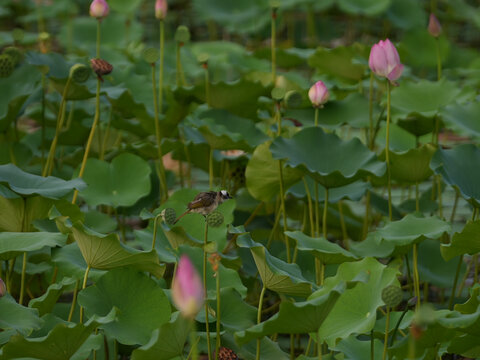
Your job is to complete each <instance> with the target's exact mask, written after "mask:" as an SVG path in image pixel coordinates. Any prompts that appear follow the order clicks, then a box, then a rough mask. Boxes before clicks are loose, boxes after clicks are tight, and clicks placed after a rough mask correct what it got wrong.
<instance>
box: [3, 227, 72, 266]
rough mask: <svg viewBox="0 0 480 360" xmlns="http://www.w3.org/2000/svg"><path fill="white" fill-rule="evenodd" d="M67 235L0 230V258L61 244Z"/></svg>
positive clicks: (65, 240) (63, 243) (4, 258)
mask: <svg viewBox="0 0 480 360" xmlns="http://www.w3.org/2000/svg"><path fill="white" fill-rule="evenodd" d="M66 242H67V235H64V234H61V233H50V232H0V260H8V259H13V258H15V257H17V256H18V255H20V254H21V253H23V252H29V251H36V250H40V249H42V248H44V247H55V246H63V245H65V243H66Z"/></svg>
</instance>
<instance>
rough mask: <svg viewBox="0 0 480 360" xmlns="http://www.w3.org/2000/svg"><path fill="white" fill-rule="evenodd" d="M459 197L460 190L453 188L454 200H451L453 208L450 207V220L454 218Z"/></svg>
mask: <svg viewBox="0 0 480 360" xmlns="http://www.w3.org/2000/svg"><path fill="white" fill-rule="evenodd" d="M459 197H460V192H459V191H458V190H457V189H455V200H454V201H453V209H452V213H451V214H450V222H453V220H455V213H456V212H457V205H458V198H459Z"/></svg>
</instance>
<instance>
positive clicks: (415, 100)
mask: <svg viewBox="0 0 480 360" xmlns="http://www.w3.org/2000/svg"><path fill="white" fill-rule="evenodd" d="M460 91H461V89H460V88H459V87H458V86H457V84H455V83H453V82H451V81H448V80H445V79H442V80H440V81H429V80H420V81H418V82H416V83H414V82H402V84H401V86H399V87H396V88H395V89H393V90H392V107H394V108H396V109H397V110H399V111H401V112H403V113H404V114H406V115H407V114H410V113H419V114H420V115H422V116H434V115H435V114H437V113H438V112H439V111H440V110H441V109H442V108H444V107H445V106H447V105H448V104H450V103H452V102H453V101H454V100H455V98H456V97H457V96H458V95H459V94H460Z"/></svg>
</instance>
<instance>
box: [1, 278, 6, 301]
mask: <svg viewBox="0 0 480 360" xmlns="http://www.w3.org/2000/svg"><path fill="white" fill-rule="evenodd" d="M6 293H7V287H6V286H5V283H4V282H3V280H2V279H0V298H1V297H3V296H4V295H5V294H6Z"/></svg>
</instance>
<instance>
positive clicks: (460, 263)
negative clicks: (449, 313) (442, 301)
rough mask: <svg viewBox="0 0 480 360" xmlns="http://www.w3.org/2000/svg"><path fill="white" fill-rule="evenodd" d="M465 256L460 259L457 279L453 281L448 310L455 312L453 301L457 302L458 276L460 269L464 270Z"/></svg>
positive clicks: (456, 273)
mask: <svg viewBox="0 0 480 360" xmlns="http://www.w3.org/2000/svg"><path fill="white" fill-rule="evenodd" d="M462 262H463V254H462V255H460V257H459V258H458V265H457V271H456V272H455V279H454V280H453V287H452V294H451V295H450V300H449V301H448V309H449V310H453V300H455V290H456V289H457V283H458V276H459V275H460V269H461V268H462Z"/></svg>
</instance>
